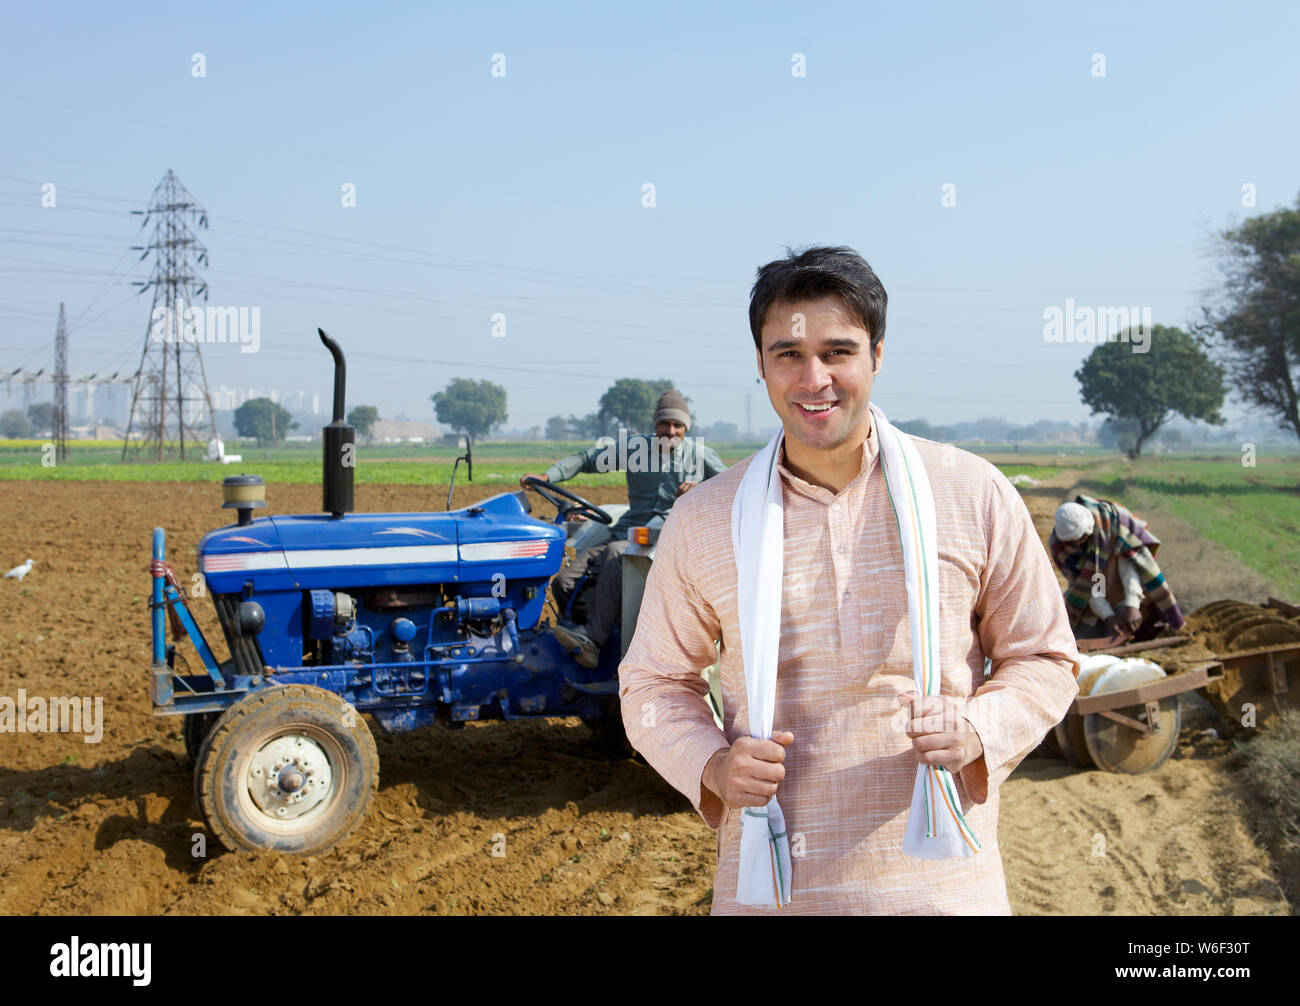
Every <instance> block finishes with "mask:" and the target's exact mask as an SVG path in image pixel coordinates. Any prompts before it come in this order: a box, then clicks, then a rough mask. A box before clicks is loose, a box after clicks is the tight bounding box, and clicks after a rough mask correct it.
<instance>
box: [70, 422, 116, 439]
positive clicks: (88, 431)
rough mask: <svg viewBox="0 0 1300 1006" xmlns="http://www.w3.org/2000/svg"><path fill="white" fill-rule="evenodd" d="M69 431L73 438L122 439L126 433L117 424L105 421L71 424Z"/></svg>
mask: <svg viewBox="0 0 1300 1006" xmlns="http://www.w3.org/2000/svg"><path fill="white" fill-rule="evenodd" d="M68 432H69V433H71V434H72V439H73V440H122V439H123V438H125V437H126V434H125V433H124V432H123V431H122V430H119V429H118V428H117V427H116V426H108V425H106V424H104V423H87V424H86V425H85V426H70V427H69V428H68Z"/></svg>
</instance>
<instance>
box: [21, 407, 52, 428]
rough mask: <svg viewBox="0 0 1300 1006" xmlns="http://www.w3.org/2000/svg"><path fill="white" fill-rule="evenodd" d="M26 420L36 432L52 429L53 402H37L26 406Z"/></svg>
mask: <svg viewBox="0 0 1300 1006" xmlns="http://www.w3.org/2000/svg"><path fill="white" fill-rule="evenodd" d="M27 421H28V422H29V423H31V424H32V429H33V430H36V431H38V432H40V431H43V430H53V429H54V403H53V402H37V403H35V404H34V405H29V406H27Z"/></svg>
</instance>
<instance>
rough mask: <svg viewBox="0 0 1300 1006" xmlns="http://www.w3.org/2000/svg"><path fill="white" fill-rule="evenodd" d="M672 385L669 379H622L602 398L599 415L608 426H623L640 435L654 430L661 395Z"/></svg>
mask: <svg viewBox="0 0 1300 1006" xmlns="http://www.w3.org/2000/svg"><path fill="white" fill-rule="evenodd" d="M672 386H673V382H672V381H669V380H667V379H666V378H661V379H660V380H657V381H643V380H641V379H640V378H639V377H621V378H619V379H618V380H617V381H615V382H614V383H613V384H612V385H611V386H610V388H609V390H607V391H606V392H605V393H604V394H603V395H601V396H600V412H599V413H598V415H599V416H600V418H601V420H602V421H603V422H606V423H614V424H621V425H623V426H626V427H627V428H628V429H630V430H634V431H636V432H638V433H649V432H650V431H651V430H653V429H654V414H655V406H656V405H658V404H659V396H660V395H662V394H663V393H664V392H665V391H667V390H668V389H669V388H671V387H672Z"/></svg>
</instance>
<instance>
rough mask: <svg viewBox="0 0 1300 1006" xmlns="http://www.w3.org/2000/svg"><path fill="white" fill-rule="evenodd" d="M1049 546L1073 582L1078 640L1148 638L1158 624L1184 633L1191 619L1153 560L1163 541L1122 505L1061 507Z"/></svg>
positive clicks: (1070, 593) (1069, 597)
mask: <svg viewBox="0 0 1300 1006" xmlns="http://www.w3.org/2000/svg"><path fill="white" fill-rule="evenodd" d="M1048 546H1049V549H1050V551H1051V553H1052V560H1053V561H1054V562H1055V563H1056V565H1057V568H1059V569H1060V571H1061V572H1062V573H1063V574H1064V575H1065V579H1066V582H1067V583H1068V586H1067V588H1066V591H1065V608H1066V612H1067V613H1068V614H1069V616H1070V628H1072V629H1073V630H1074V635H1075V637H1076V638H1077V639H1097V638H1100V637H1103V636H1111V637H1118V638H1119V639H1120V640H1123V641H1127V640H1129V639H1139V638H1140V639H1150V638H1153V637H1154V636H1156V635H1158V634H1159V631H1160V625H1161V623H1163V624H1164V625H1167V626H1168V627H1169V628H1170V629H1179V628H1182V626H1183V624H1184V623H1185V622H1186V621H1187V620H1186V619H1185V618H1184V617H1183V613H1182V611H1181V610H1180V609H1179V607H1178V601H1177V600H1176V599H1175V598H1174V594H1173V591H1171V590H1170V589H1169V584H1167V583H1166V582H1165V577H1164V574H1163V573H1161V572H1160V566H1159V564H1158V563H1157V562H1156V558H1155V555H1156V550H1157V549H1158V548H1159V547H1160V539H1159V538H1157V537H1156V536H1155V535H1153V534H1152V533H1151V532H1150V531H1149V530H1147V523H1146V521H1144V520H1142V518H1140V517H1137V516H1135V515H1134V514H1132V513H1130V512H1129V511H1128V510H1126V509H1125V508H1124V507H1122V506H1120V505H1119V504H1118V503H1113V502H1111V501H1110V500H1100V499H1093V498H1092V497H1091V496H1076V497H1075V498H1074V502H1073V503H1062V504H1061V505H1060V506H1059V507H1058V508H1057V510H1056V518H1055V521H1054V526H1053V528H1052V534H1051V536H1050V537H1049V538H1048ZM1098 574H1100V575H1098Z"/></svg>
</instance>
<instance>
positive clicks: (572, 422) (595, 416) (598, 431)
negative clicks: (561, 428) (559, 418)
mask: <svg viewBox="0 0 1300 1006" xmlns="http://www.w3.org/2000/svg"><path fill="white" fill-rule="evenodd" d="M567 422H568V425H569V435H570V436H572V437H574V438H575V439H577V440H595V439H596V438H597V437H603V436H607V435H608V434H609V427H610V422H609V420H607V419H602V418H601V417H600V413H598V412H588V413H587V414H586V415H585V416H575V415H573V414H572V413H570V414H569V418H568V420H567Z"/></svg>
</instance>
